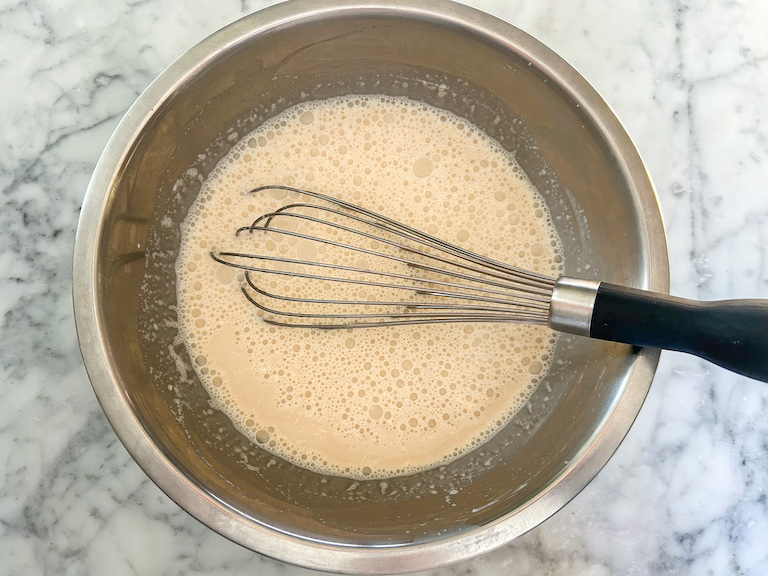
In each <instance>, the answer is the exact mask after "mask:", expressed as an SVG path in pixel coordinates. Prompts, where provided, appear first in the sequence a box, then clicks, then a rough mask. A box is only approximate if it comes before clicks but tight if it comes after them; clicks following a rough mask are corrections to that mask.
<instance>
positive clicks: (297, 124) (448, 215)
mask: <svg viewBox="0 0 768 576" xmlns="http://www.w3.org/2000/svg"><path fill="white" fill-rule="evenodd" d="M264 184H285V185H291V186H298V187H305V188H308V189H312V190H315V191H318V192H322V193H325V194H330V195H334V196H338V197H340V198H342V199H344V200H349V201H352V202H354V203H356V204H358V205H360V206H363V207H365V208H369V209H372V210H375V211H377V212H381V213H383V214H385V215H387V216H390V217H393V218H395V219H397V220H401V221H403V222H405V223H407V224H409V225H411V226H414V227H416V228H420V229H423V230H426V231H428V232H429V233H431V234H435V235H437V236H439V237H441V238H445V239H446V240H448V241H451V242H456V243H459V244H461V246H463V247H465V248H467V249H469V250H473V251H476V252H479V253H481V254H484V255H486V256H489V257H491V258H494V259H497V260H501V261H506V262H510V263H512V264H515V265H517V266H520V267H523V268H528V269H532V270H536V271H539V272H542V273H545V274H549V275H552V276H557V275H558V274H559V273H561V271H562V269H563V263H562V250H561V248H560V240H559V238H558V236H557V233H556V232H555V229H554V227H553V225H552V223H551V219H550V216H549V213H548V210H547V209H546V206H545V204H544V202H543V200H542V198H541V196H540V195H539V194H538V193H537V192H536V190H535V189H534V187H533V186H532V185H531V184H530V182H529V181H528V179H527V177H526V176H525V175H524V173H523V171H522V170H520V169H519V166H518V165H517V163H516V162H515V161H514V159H513V158H512V157H511V156H510V155H509V154H508V153H507V152H506V151H504V150H503V149H502V148H501V147H500V146H499V145H498V143H496V142H495V141H493V140H491V139H489V138H488V137H487V136H485V135H484V134H483V133H482V132H481V131H480V130H479V129H477V128H475V127H474V126H472V125H470V124H468V123H467V122H466V121H465V120H464V119H461V118H459V117H457V116H454V115H452V114H450V113H448V112H445V111H443V110H439V109H437V108H433V107H430V106H428V105H426V104H423V103H420V102H415V101H411V100H408V99H405V98H395V97H384V96H349V97H343V98H336V99H331V100H327V101H319V102H311V103H305V104H300V105H297V106H295V107H293V108H290V109H288V110H286V111H285V112H283V113H282V114H280V115H278V116H276V117H275V118H273V119H271V120H269V121H267V122H266V123H264V124H263V125H262V126H261V127H259V128H258V129H257V130H255V131H254V132H252V133H251V134H248V135H246V136H245V137H244V138H243V139H242V140H241V141H240V142H239V143H237V144H236V145H235V146H234V147H233V148H232V150H231V151H230V152H229V154H228V155H227V156H226V157H224V158H223V159H222V160H221V161H220V162H219V164H218V165H217V167H216V168H215V169H214V170H213V171H212V173H211V174H210V175H209V177H208V179H207V180H206V181H205V182H204V184H203V187H202V189H201V191H200V193H199V195H198V198H197V200H196V201H195V203H194V204H193V206H192V207H191V208H190V210H189V213H188V216H187V218H186V220H185V221H184V223H183V226H182V244H181V251H180V254H179V257H178V260H177V264H176V273H177V292H178V294H177V295H178V305H179V322H180V332H181V334H182V336H183V338H184V340H185V343H186V346H187V349H188V351H189V353H190V357H191V358H193V360H194V361H193V365H194V368H195V370H196V371H197V373H198V376H199V377H200V380H201V381H202V383H203V384H204V386H205V387H206V389H207V390H208V393H209V394H210V396H211V401H212V404H213V405H214V406H215V407H216V408H218V409H220V410H222V411H223V412H225V413H226V414H227V415H228V416H229V418H230V419H231V420H232V422H233V423H234V425H235V426H236V427H237V428H238V429H239V430H240V431H241V432H242V433H243V434H245V435H246V436H247V437H249V438H250V439H251V441H253V442H254V443H255V444H257V445H259V446H262V447H264V448H265V449H267V450H269V451H270V452H272V453H273V454H275V455H277V456H280V457H282V458H285V459H287V460H289V461H291V462H293V463H295V464H298V465H301V466H304V467H306V468H309V469H311V470H315V471H317V472H321V473H327V474H333V475H341V476H347V477H351V478H356V479H363V478H387V477H391V476H398V475H403V474H409V473H412V472H415V471H418V470H423V469H426V468H431V467H433V466H437V465H441V464H445V463H447V462H450V461H451V460H453V459H455V458H457V457H459V456H461V455H462V454H465V453H466V452H468V451H470V450H472V449H474V448H476V447H477V446H479V445H480V444H482V443H484V442H486V441H487V440H488V439H489V438H491V437H492V436H493V435H494V434H495V433H496V432H497V431H498V430H499V429H501V428H502V427H503V426H504V425H506V423H507V422H508V421H509V420H510V419H511V417H512V416H513V415H514V414H515V412H517V411H518V410H519V409H520V408H521V407H522V406H523V405H524V404H525V402H526V401H527V399H528V397H529V396H530V394H531V393H532V392H533V390H534V389H535V388H536V386H537V385H538V383H539V382H540V381H541V379H542V378H543V377H544V376H545V375H546V373H547V371H548V369H549V365H550V362H551V357H552V350H553V348H554V343H555V339H556V336H555V334H554V333H553V332H551V331H550V330H549V329H547V328H542V327H533V326H524V325H505V324H465V325H462V324H453V325H452V324H438V325H427V326H409V327H397V328H393V327H390V328H369V329H365V330H355V331H353V330H333V331H316V330H304V329H295V328H279V327H274V326H270V325H267V324H266V323H264V322H262V321H261V320H260V318H259V316H260V315H262V314H263V313H260V312H259V311H258V310H257V309H256V308H255V307H254V306H253V305H252V304H250V303H249V302H248V301H247V299H246V298H245V297H244V296H243V294H242V292H241V290H240V286H241V284H242V282H243V280H244V278H243V276H242V274H241V273H238V272H237V271H235V270H234V269H232V268H229V267H226V266H222V265H220V264H217V263H215V262H214V261H213V260H212V259H210V258H209V257H208V255H209V252H210V251H211V250H231V251H241V252H253V251H259V250H261V251H262V252H263V251H264V250H268V251H274V252H275V253H277V254H280V255H283V256H286V257H289V258H297V259H300V260H307V261H315V260H320V259H321V258H329V257H333V258H335V257H336V256H335V255H332V254H331V251H330V249H329V248H327V247H323V246H322V245H320V246H318V245H317V244H313V243H308V242H306V241H304V240H300V239H298V238H295V237H289V236H284V237H283V238H282V239H276V240H272V239H267V240H264V239H262V241H263V242H264V243H263V244H261V245H259V250H256V249H255V248H254V242H255V240H254V238H253V237H249V235H248V234H244V235H241V236H240V237H235V234H234V232H235V230H236V229H237V228H238V227H240V226H244V225H248V224H250V223H251V222H252V221H253V220H254V219H255V218H256V217H257V216H258V215H261V214H264V213H266V212H270V211H272V210H274V209H276V208H278V207H280V206H284V205H286V204H289V203H292V202H296V201H301V198H300V197H297V196H295V195H288V194H287V193H286V192H284V191H270V192H269V193H261V194H256V195H254V194H250V190H252V189H253V188H255V187H257V186H261V185H264ZM290 225H292V226H295V227H296V228H295V229H296V230H299V231H301V230H302V229H301V228H300V227H301V226H306V225H305V224H301V223H299V222H293V223H292V224H290ZM281 226H284V227H285V226H288V223H281ZM378 248H379V249H381V247H380V246H379V247H378ZM338 258H340V259H341V260H342V261H343V263H344V264H345V265H351V266H355V267H358V268H368V267H376V268H378V269H382V268H383V267H384V266H392V270H394V271H399V270H400V269H398V268H397V266H398V264H397V263H388V264H383V263H382V262H373V261H371V259H370V258H367V257H365V255H359V254H358V255H356V256H354V257H352V256H347V258H349V261H346V260H343V258H345V257H344V256H339V257H338ZM400 266H402V269H403V270H405V266H404V265H400ZM266 282H267V286H269V285H270V284H271V283H275V285H276V284H277V283H278V280H276V279H275V280H268V281H266ZM290 290H293V293H294V295H301V296H303V297H310V298H319V297H323V296H327V295H328V294H327V292H328V290H325V289H321V288H320V285H318V284H311V283H301V282H296V283H295V284H291V288H290ZM334 290H336V291H337V292H333V291H334ZM313 291H314V292H313ZM330 292H332V293H334V294H335V296H334V297H338V295H346V299H349V298H350V297H354V298H358V299H361V300H366V299H368V300H381V299H382V298H383V295H382V294H383V293H381V292H378V291H377V290H376V289H372V288H369V287H353V288H350V287H349V286H342V287H336V288H331V289H330ZM401 297H403V298H405V296H401Z"/></svg>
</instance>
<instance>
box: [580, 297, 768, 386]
mask: <svg viewBox="0 0 768 576" xmlns="http://www.w3.org/2000/svg"><path fill="white" fill-rule="evenodd" d="M589 335H590V337H592V338H599V339H601V340H611V341H613V342H623V343H626V344H632V345H635V346H649V347H653V348H664V349H666V350H676V351H678V352H687V353H690V354H695V355H696V356H699V357H701V358H704V359H705V360H708V361H710V362H713V363H714V364H717V365H719V366H722V367H723V368H725V369H727V370H730V371H732V372H736V373H737V374H742V375H744V376H747V377H749V378H754V379H756V380H760V381H763V382H768V300H721V301H713V302H699V301H695V300H687V299H684V298H676V297H673V296H668V295H666V294H656V293H652V292H646V291H643V290H637V289H634V288H627V287H624V286H617V285H614V284H608V283H606V282H601V283H600V286H599V288H598V290H597V295H596V297H595V304H594V311H593V314H592V321H591V325H590V334H589Z"/></svg>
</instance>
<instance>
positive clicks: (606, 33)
mask: <svg viewBox="0 0 768 576" xmlns="http://www.w3.org/2000/svg"><path fill="white" fill-rule="evenodd" d="M268 3H269V2H264V1H248V0H242V1H235V0H219V1H218V2H215V3H211V2H206V1H204V0H164V1H161V0H143V1H141V0H139V1H135V2H126V3H123V2H98V1H96V0H78V1H74V0H2V1H1V2H0V38H2V46H3V51H2V56H0V83H1V84H2V93H3V95H2V97H0V190H2V195H1V196H0V202H1V203H2V207H1V208H0V313H1V314H2V323H1V324H0V326H2V328H0V330H1V332H0V464H1V465H2V467H1V468H0V574H23V575H34V574H56V575H59V574H73V575H74V574H77V575H81V574H93V575H101V574H110V575H123V574H141V575H144V574H147V575H151V574H169V575H175V574H200V575H211V576H212V575H232V574H265V575H273V574H290V575H298V574H309V573H310V572H309V571H307V570H302V569H299V568H295V567H291V566H287V565H284V564H281V563H279V562H276V561H273V560H270V559H267V558H263V557H260V556H258V555H256V554H253V553H251V552H249V551H247V550H245V549H243V548H241V547H239V546H237V545H235V544H232V543H230V542H228V541H227V540H225V539H224V538H222V537H220V536H218V535H217V534H215V533H213V532H212V531H210V530H208V529H207V528H205V527H204V526H203V525H201V524H200V523H198V522H197V521H196V520H194V519H192V518H191V517H190V516H188V515H187V514H186V513H185V512H183V511H182V510H180V509H179V508H178V507H177V506H176V505H175V504H174V503H172V502H171V501H170V500H169V499H168V498H167V497H166V496H165V495H164V494H163V493H162V492H160V490H159V489H158V488H156V487H155V486H154V484H152V482H151V481H149V480H148V479H147V477H146V476H145V475H144V473H143V472H142V471H141V470H140V469H139V467H138V466H137V465H136V464H135V463H134V462H133V461H132V460H131V458H130V457H129V456H128V453H127V452H126V451H125V449H124V448H123V447H122V445H121V444H120V442H119V441H118V440H117V438H116V436H115V435H114V433H113V432H112V430H111V428H110V427H109V425H108V423H107V421H106V419H105V417H104V416H103V414H102V412H101V410H100V408H99V406H98V403H97V402H96V399H95V396H94V394H93V392H92V390H91V388H90V385H89V383H88V378H87V376H86V374H85V371H84V369H83V366H82V361H81V358H80V354H79V351H78V347H77V341H76V337H75V330H74V322H73V318H72V305H71V286H70V284H71V258H72V246H73V241H74V233H75V227H76V223H77V217H78V211H79V206H80V202H81V200H82V196H83V193H84V190H85V187H86V185H87V182H88V178H89V176H90V173H91V171H92V170H93V167H94V165H95V163H96V160H97V159H98V156H99V154H100V151H101V150H102V148H103V146H104V144H105V143H106V141H107V139H108V137H109V135H110V133H111V132H112V130H113V129H114V127H115V125H116V123H117V122H118V120H119V118H120V117H121V115H122V114H123V113H124V112H125V110H126V109H127V108H128V107H129V106H130V104H131V103H132V101H133V100H134V99H135V97H136V96H137V95H138V93H139V92H140V91H141V90H142V89H143V88H144V87H145V86H146V85H147V84H148V83H149V82H150V81H151V80H152V78H153V77H154V76H155V75H156V74H157V73H158V72H160V71H161V70H162V69H163V68H164V67H165V66H166V65H167V64H168V63H170V62H171V61H172V60H173V59H174V58H175V57H177V56H178V55H180V54H182V53H183V52H184V51H185V50H186V49H188V48H189V47H191V46H192V45H194V44H195V43H196V42H197V41H199V40H200V39H202V38H203V37H204V36H206V35H207V34H209V33H211V32H213V31H215V30H216V29H218V28H220V27H221V26H223V25H225V24H227V23H229V22H231V21H232V20H234V19H236V18H238V17H240V16H241V15H244V14H246V13H248V12H251V11H253V10H256V9H258V8H260V7H263V6H265V5H266V4H268ZM471 4H472V5H474V6H476V7H478V8H481V9H484V10H486V11H488V12H491V13H493V14H496V15H498V16H500V17H502V18H504V19H506V20H508V21H510V22H512V23H513V24H516V25H517V26H519V27H520V28H522V29H524V30H526V31H528V32H530V33H531V34H533V35H534V36H536V37H537V38H539V39H540V40H542V41H543V42H545V43H546V44H547V45H549V46H550V47H551V48H553V49H554V50H555V51H557V52H558V53H559V54H560V55H561V56H563V57H564V58H566V59H567V60H568V61H569V62H571V63H572V64H573V65H574V66H575V67H576V68H577V69H578V70H579V71H580V72H581V73H582V74H583V75H584V76H585V77H586V78H587V79H588V80H589V81H590V82H592V83H593V85H594V86H595V87H596V88H597V89H598V90H599V91H600V92H601V93H602V94H603V96H604V97H605V98H606V100H607V101H608V102H609V103H610V104H611V105H612V106H613V107H614V109H615V110H616V112H617V113H618V115H619V117H620V118H621V119H622V121H623V122H624V123H625V125H626V127H627V129H628V131H629V133H630V134H631V135H632V137H633V138H634V140H635V142H636V144H637V146H638V148H639V150H640V152H641V154H642V155H643V156H644V158H645V160H646V163H647V165H648V169H649V171H650V173H651V175H652V177H653V178H654V180H655V182H656V185H657V190H658V194H659V198H660V201H661V204H662V208H663V211H664V215H665V222H666V230H667V234H668V237H669V245H670V259H671V268H672V291H673V292H674V293H676V294H678V295H681V296H689V297H698V298H704V299H716V298H727V297H755V298H757V297H762V298H766V297H768V248H766V247H767V246H768V105H767V104H766V103H768V34H766V32H765V28H766V26H765V25H766V23H768V3H766V2H763V1H762V0H744V1H742V2H738V3H737V2H731V1H725V0H713V1H707V2H705V1H704V0H699V1H689V2H687V3H686V2H675V1H672V0H669V1H667V0H626V1H624V2H620V3H619V2H614V3H607V2H602V1H600V0H582V1H579V2H566V1H560V2H557V1H555V0H544V1H541V2H535V1H533V0H525V1H522V0H521V1H518V2H506V1H504V0H497V1H494V0H474V1H473V2H471ZM767 415H768V387H766V385H765V384H760V383H757V382H754V381H750V380H747V379H744V378H740V377H737V376H734V375H731V374H728V373H726V372H724V371H723V370H720V369H718V368H716V367H713V366H712V365H709V364H707V363H705V362H703V361H701V360H698V359H696V358H692V357H687V356H683V355H679V354H672V353H665V354H664V355H663V356H662V362H661V366H660V368H659V371H658V374H657V376H656V380H655V383H654V385H653V387H652V390H651V393H650V395H649V397H648V400H647V401H646V404H645V406H644V407H643V409H642V411H641V413H640V415H639V417H638V419H637V421H636V423H635V425H634V427H633V428H632V430H631V431H630V433H629V435H628V437H627V439H626V440H625V442H624V443H623V444H622V446H621V447H620V448H619V450H618V451H617V453H616V455H615V457H614V458H613V459H612V460H611V461H610V462H609V464H608V465H607V466H606V468H605V469H604V470H603V471H602V472H601V473H600V475H599V476H598V477H597V478H596V480H595V481H594V482H592V483H591V484H590V485H589V486H588V487H587V488H586V489H585V490H584V491H583V492H582V493H581V494H580V495H579V496H578V497H576V498H575V499H574V500H573V501H572V502H571V503H570V504H569V505H568V506H566V507H565V508H564V509H563V510H562V511H561V512H559V513H558V514H557V515H556V516H554V517H553V518H551V519H550V520H548V521H547V522H545V523H544V524H543V525H541V526H540V527H539V528H537V529H535V530H533V531H532V532H530V533H529V534H527V535H525V536H524V537H522V538H520V539H519V540H517V541H516V542H514V543H512V544H510V545H508V546H505V547H503V548H502V549H500V550H497V551H495V552H493V553H491V554H488V555H486V556H483V557H481V558H478V559H475V560H472V561H469V562H465V563H462V564H459V565H456V566H453V567H450V568H446V569H442V570H438V571H435V572H434V573H433V574H435V575H439V576H447V575H451V574H456V575H458V574H483V575H495V574H553V575H574V574H579V575H581V574H583V575H590V576H602V575H607V574H634V575H641V574H697V575H704V574H716V575H720V574H750V575H751V574H755V575H760V574H766V573H768V545H767V544H766V534H768V500H767V497H766V490H768V416H767Z"/></svg>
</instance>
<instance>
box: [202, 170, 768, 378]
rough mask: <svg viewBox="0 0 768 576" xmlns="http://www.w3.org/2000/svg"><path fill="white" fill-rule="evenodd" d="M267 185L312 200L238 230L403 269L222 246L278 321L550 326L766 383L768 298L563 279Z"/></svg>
mask: <svg viewBox="0 0 768 576" xmlns="http://www.w3.org/2000/svg"><path fill="white" fill-rule="evenodd" d="M267 190H276V191H283V192H289V193H292V194H296V195H299V196H301V197H303V198H306V199H307V200H305V201H301V202H294V203H290V204H286V205H283V206H282V207H280V208H278V209H276V210H274V211H273V212H270V213H267V214H263V215H261V216H259V217H258V218H256V219H255V220H254V221H253V223H252V224H250V225H248V226H244V227H242V228H239V229H238V230H237V232H236V234H237V235H238V236H240V235H241V234H243V233H248V234H254V233H260V234H270V235H279V236H276V237H279V238H283V237H288V238H293V239H295V240H294V242H296V241H311V242H314V243H319V245H323V246H326V247H329V248H331V249H333V250H341V251H349V253H351V254H355V255H359V256H362V257H364V258H373V259H374V260H376V261H379V262H384V261H388V262H389V263H390V267H389V268H391V265H392V264H395V265H397V266H399V267H400V268H402V269H403V271H402V272H398V271H397V270H396V269H389V268H387V269H380V268H377V267H375V266H374V267H369V266H367V265H365V266H356V265H347V264H343V263H339V262H338V261H334V260H333V259H329V261H325V260H321V261H316V260H314V259H302V258H289V257H286V256H283V255H280V254H278V255H269V254H253V253H247V252H234V251H232V252H227V251H218V252H212V253H211V257H212V258H213V259H214V260H215V261H216V262H219V263H220V264H224V265H226V266H231V267H234V268H237V269H239V270H240V271H241V272H242V274H243V276H242V277H243V284H242V292H243V294H244V296H245V297H246V298H247V299H248V300H249V301H250V302H251V303H252V304H253V305H254V306H256V307H257V308H258V309H259V310H260V311H261V312H260V315H261V316H262V319H263V320H264V321H265V322H268V323H269V324H272V325H276V326H291V327H302V328H316V329H323V330H331V329H350V328H355V329H356V328H372V327H384V326H409V325H422V324H442V323H478V322H479V323H484V322H502V323H524V324H534V325H543V326H549V327H550V328H552V329H553V330H558V331H561V332H567V333H570V334H575V335H578V336H588V337H591V338H598V339H601V340H610V341H613V342H622V343H626V344H631V345H634V346H648V347H654V348H663V349H668V350H676V351H680V352H687V353H691V354H695V355H697V356H699V357H701V358H704V359H706V360H709V361H710V362H713V363H715V364H718V365H720V366H722V367H724V368H726V369H728V370H731V371H733V372H736V373H739V374H742V375H745V376H748V377H751V378H755V379H757V380H762V381H766V382H768V300H724V301H715V302H700V301H694V300H687V299H683V298H676V297H673V296H668V295H666V294H658V293H653V292H648V291H643V290H637V289H634V288H629V287H625V286H619V285H615V284H609V283H607V282H599V281H595V280H586V279H581V278H573V277H569V276H560V277H559V278H553V277H550V276H547V275H545V274H540V273H538V272H533V271H529V270H525V269H522V268H518V267H516V266H512V265H510V264H508V263H504V262H499V261H496V260H493V259H491V258H488V257H486V256H482V255H480V254H477V253H474V252H471V251H468V250H466V249H464V248H461V247H460V246H457V245H455V244H451V243H449V242H446V241H445V240H441V239H439V238H437V237H435V236H433V235H431V234H427V233H426V232H423V231H420V230H417V229H415V228H412V227H410V226H408V225H406V224H403V223H401V222H398V221H396V220H393V219H391V218H388V217H386V216H383V215H381V214H378V213H376V212H373V211H371V210H368V209H365V208H362V207H360V206H357V205H355V204H352V203H350V202H346V201H344V200H340V199H337V198H334V197H331V196H328V195H325V194H321V193H318V192H313V191H310V190H303V189H300V188H294V187H291V186H282V185H274V186H262V187H259V188H256V189H254V190H253V191H252V193H258V192H262V191H267ZM286 223H288V225H286ZM298 224H301V226H299V225H298ZM307 227H311V228H313V229H314V228H318V229H320V232H318V233H315V232H313V231H308V230H306V228H307ZM355 240H357V241H355ZM274 275H277V276H280V277H290V278H292V279H301V281H302V282H323V283H330V284H333V285H337V286H341V287H348V288H350V290H349V295H350V296H351V295H354V294H357V293H358V292H356V290H355V289H356V288H357V289H359V288H360V287H362V288H363V289H369V290H370V289H373V290H374V291H375V290H378V291H379V292H380V293H382V291H383V293H392V294H401V296H400V297H395V298H392V299H390V300H384V299H374V300H370V299H368V298H360V299H355V298H352V297H347V298H344V297H341V298H330V297H329V298H310V297H306V296H303V295H301V294H298V295H296V294H289V293H277V292H273V291H270V290H268V289H267V287H266V286H267V284H268V282H266V281H264V279H265V278H268V277H274ZM286 306H287V308H286ZM329 309H331V310H332V311H330V312H329Z"/></svg>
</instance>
